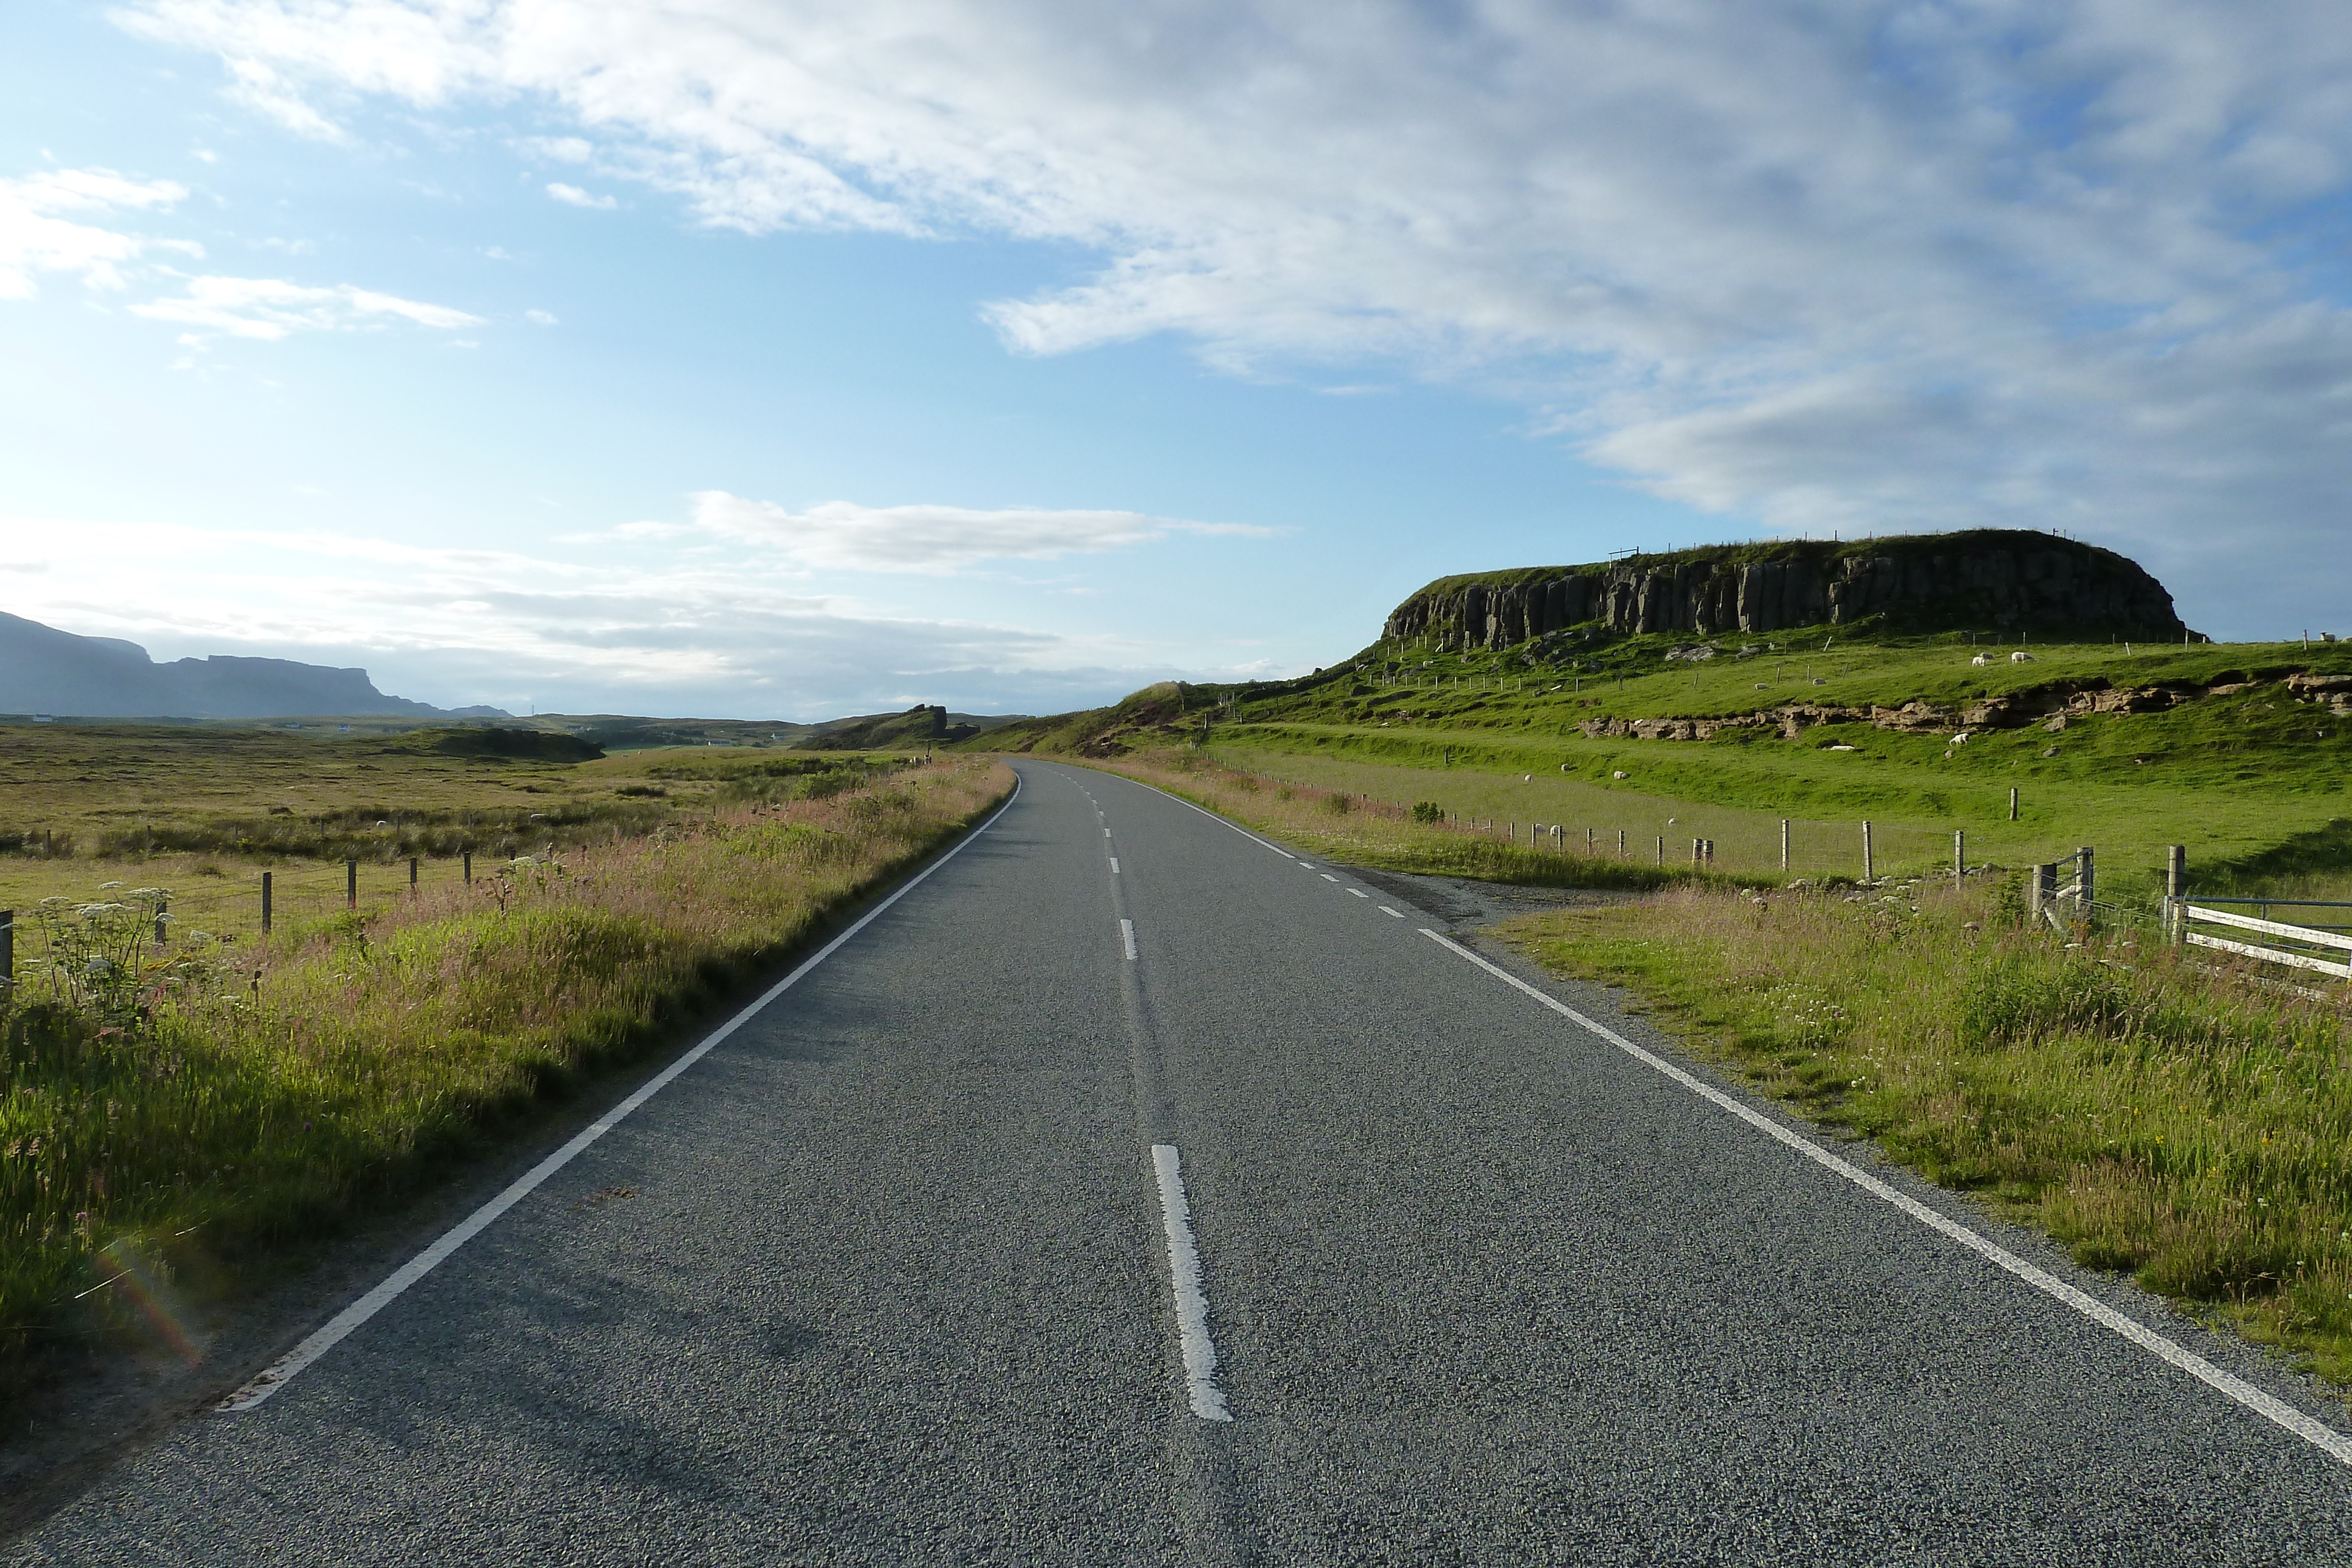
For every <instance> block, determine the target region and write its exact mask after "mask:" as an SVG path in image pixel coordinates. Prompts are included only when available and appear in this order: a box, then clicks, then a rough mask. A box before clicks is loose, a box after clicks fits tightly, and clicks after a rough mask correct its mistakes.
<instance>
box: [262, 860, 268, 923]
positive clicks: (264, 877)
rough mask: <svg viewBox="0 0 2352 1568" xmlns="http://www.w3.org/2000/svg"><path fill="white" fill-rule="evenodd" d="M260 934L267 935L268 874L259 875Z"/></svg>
mask: <svg viewBox="0 0 2352 1568" xmlns="http://www.w3.org/2000/svg"><path fill="white" fill-rule="evenodd" d="M261 934H262V935H263V936H268V935H269V873H268V872H263V873H261Z"/></svg>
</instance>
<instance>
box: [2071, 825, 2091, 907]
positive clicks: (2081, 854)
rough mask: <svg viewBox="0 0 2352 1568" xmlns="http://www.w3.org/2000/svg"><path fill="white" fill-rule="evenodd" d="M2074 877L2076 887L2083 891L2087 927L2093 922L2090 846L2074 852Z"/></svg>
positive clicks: (2085, 845) (2086, 845)
mask: <svg viewBox="0 0 2352 1568" xmlns="http://www.w3.org/2000/svg"><path fill="white" fill-rule="evenodd" d="M2074 875H2075V883H2076V885H2078V886H2079V887H2081V888H2082V890H2083V892H2082V900H2083V923H2084V925H2089V924H2090V920H2091V888H2092V883H2091V846H2090V845H2088V844H2084V846H2083V847H2082V848H2081V849H2078V850H2076V851H2075V852H2074Z"/></svg>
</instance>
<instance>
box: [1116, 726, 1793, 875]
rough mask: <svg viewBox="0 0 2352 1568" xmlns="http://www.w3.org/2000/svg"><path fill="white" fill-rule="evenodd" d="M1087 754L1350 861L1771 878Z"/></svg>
mask: <svg viewBox="0 0 2352 1568" xmlns="http://www.w3.org/2000/svg"><path fill="white" fill-rule="evenodd" d="M1083 760H1084V761H1085V764H1086V766H1087V767H1089V768H1102V769H1103V770H1105V771H1107V772H1111V773H1118V774H1123V775H1125V776H1126V777H1128V778H1129V779H1139V780H1140V781H1141V782H1143V783H1146V784H1150V785H1154V786H1156V787H1158V788H1160V789H1165V790H1167V791H1169V792H1170V793H1171V794H1173V795H1177V796H1180V797H1181V798H1182V799H1184V800H1191V801H1192V802H1194V803H1195V804H1197V805H1201V806H1205V807H1207V808H1208V809H1209V810H1213V811H1215V812H1217V813H1218V814H1220V815H1221V816H1224V817H1229V818H1231V819H1232V820H1233V821H1237V822H1240V823H1243V824H1244V825H1245V826H1247V827H1250V828H1254V829H1255V830H1257V831H1259V832H1262V833H1265V835H1267V836H1268V837H1269V838H1274V839H1278V840H1280V841H1282V842H1283V843H1286V844H1287V845H1289V846H1290V847H1291V848H1293V849H1297V850H1302V851H1305V852H1307V853H1309V854H1312V855H1317V856H1321V857H1325V858H1328V859H1331V860H1337V861H1343V862H1346V863H1348V864H1349V865H1358V866H1370V867H1373V868H1376V869H1379V870H1383V871H1401V872H1412V873H1421V874H1423V875H1430V876H1461V877H1473V878H1476V879H1479V880H1481V881H1486V882H1508V883H1524V884H1527V885H1529V886H1538V887H1613V888H1656V887H1668V886H1677V885H1681V884H1683V883H1692V882H1696V883H1708V884H1720V885H1726V886H1731V885H1742V884H1753V885H1765V884H1768V883H1769V882H1770V880H1771V879H1769V878H1766V877H1761V876H1757V875H1753V874H1750V875H1745V876H1742V875H1738V874H1733V873H1721V872H1694V871H1693V870H1692V869H1691V868H1690V867H1689V865H1688V864H1687V863H1684V864H1681V865H1676V864H1674V863H1671V862H1670V863H1669V864H1667V865H1666V866H1665V867H1664V869H1660V868H1658V867H1656V866H1654V865H1652V864H1649V863H1646V862H1639V861H1632V862H1629V861H1620V860H1618V859H1616V858H1615V857H1614V856H1613V855H1612V856H1607V857H1601V856H1593V857H1587V856H1586V855H1585V854H1584V853H1583V852H1582V848H1581V845H1579V846H1578V847H1577V848H1576V849H1575V850H1574V851H1572V852H1570V851H1562V850H1554V849H1550V848H1542V849H1538V848H1532V847H1530V846H1529V844H1528V840H1527V838H1526V837H1525V834H1524V829H1525V824H1521V827H1522V836H1521V837H1520V838H1519V839H1518V840H1517V841H1511V840H1509V839H1507V838H1505V837H1503V836H1502V834H1501V831H1500V828H1499V826H1498V827H1497V828H1496V830H1495V831H1486V830H1485V829H1484V828H1482V827H1473V826H1469V825H1466V824H1465V823H1461V822H1454V823H1427V822H1418V821H1413V820H1412V817H1411V815H1410V810H1409V808H1407V809H1402V810H1401V809H1398V808H1396V807H1394V806H1393V805H1388V804H1385V803H1382V802H1376V801H1367V800H1364V799H1363V797H1362V796H1360V794H1356V793H1352V792H1349V791H1347V790H1342V789H1324V788H1320V787H1318V786H1316V785H1311V784H1295V783H1291V782H1288V781H1286V780H1285V779H1277V778H1269V777H1266V776H1265V775H1261V774H1254V773H1251V772H1247V771H1245V770H1244V769H1241V768H1234V767H1230V766H1228V765H1226V764H1225V763H1224V762H1223V760H1221V759H1220V758H1216V757H1213V756H1212V755H1210V754H1207V753H1204V752H1202V751H1201V750H1199V749H1197V748H1194V747H1181V746H1164V747H1155V748H1152V749H1150V750H1142V749H1139V750H1136V751H1133V752H1129V753H1127V754H1124V755H1122V756H1119V757H1116V758H1085V759H1083ZM1546 842H1547V843H1549V841H1546Z"/></svg>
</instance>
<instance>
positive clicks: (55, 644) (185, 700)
mask: <svg viewBox="0 0 2352 1568" xmlns="http://www.w3.org/2000/svg"><path fill="white" fill-rule="evenodd" d="M0 713H12V714H16V713H22V714H70V715H73V716H77V717H81V718H271V717H276V716H281V715H289V714H332V715H341V716H354V715H363V714H396V715H402V716H414V717H418V718H452V717H455V718H463V717H469V716H481V717H486V718H508V717H511V715H509V714H507V713H505V712H504V711H502V710H500V709H498V708H493V707H471V708H457V709H455V710H452V709H447V708H437V707H435V706H432V705H431V704H429V703H419V702H410V701H409V700H408V699H406V698H405V697H394V696H386V695H384V694H383V693H382V692H380V691H378V690H376V689H375V684H374V683H373V682H372V681H370V680H369V679H368V674H367V672H366V671H365V670H346V669H336V668H334V667H332V666H330V665H326V664H297V663H295V662H294V661H293V660H291V659H248V658H242V657H237V656H234V655H229V654H221V653H215V654H214V655H213V656H212V657H211V658H208V659H175V660H173V662H172V663H170V664H157V663H155V662H154V661H153V660H152V659H150V658H149V657H148V656H147V650H146V649H144V648H142V647H141V646H140V645H139V644H138V643H125V642H123V641H122V640H121V639H120V638H116V637H83V636H79V635H78V634H76V633H74V632H60V631H58V629H57V628H56V627H54V626H44V625H42V624H41V623H40V622H37V621H27V620H26V619H25V618H24V617H22V616H20V615H8V614H0Z"/></svg>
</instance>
